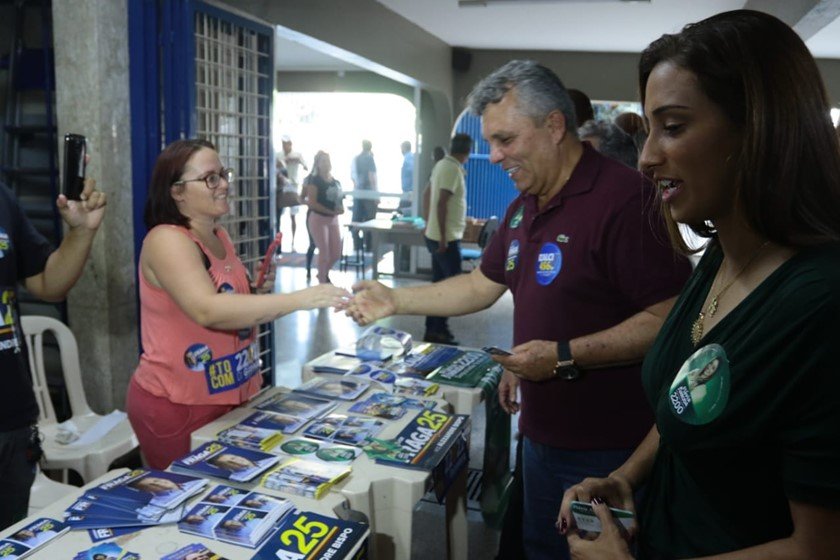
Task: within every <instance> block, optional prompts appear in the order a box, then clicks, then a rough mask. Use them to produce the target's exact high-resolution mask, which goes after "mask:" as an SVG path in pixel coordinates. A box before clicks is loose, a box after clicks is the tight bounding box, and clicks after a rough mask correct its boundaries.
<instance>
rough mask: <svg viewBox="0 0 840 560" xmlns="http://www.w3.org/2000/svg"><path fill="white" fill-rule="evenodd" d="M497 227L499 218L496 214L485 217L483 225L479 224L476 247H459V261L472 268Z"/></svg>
mask: <svg viewBox="0 0 840 560" xmlns="http://www.w3.org/2000/svg"><path fill="white" fill-rule="evenodd" d="M498 228H499V218H497V217H496V216H490V217H489V218H487V221H486V222H484V225H483V226H481V231H479V232H478V249H470V248H466V249H465V248H463V247H461V262H462V264H469V265H470V267H469V269H468V270H472V269H473V268H475V267H476V266H477V265H478V261H480V260H481V254H482V253H483V252H484V248H485V247H486V246H487V244H488V243H489V242H490V238H491V237H493V234H494V233H496V230H497V229H498Z"/></svg>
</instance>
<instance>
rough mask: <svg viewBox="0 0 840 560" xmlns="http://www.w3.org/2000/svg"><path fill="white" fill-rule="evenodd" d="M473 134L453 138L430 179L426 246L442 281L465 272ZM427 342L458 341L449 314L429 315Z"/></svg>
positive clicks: (435, 274) (435, 276)
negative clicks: (466, 174)
mask: <svg viewBox="0 0 840 560" xmlns="http://www.w3.org/2000/svg"><path fill="white" fill-rule="evenodd" d="M471 149H472V138H470V136H469V134H456V135H455V136H453V137H452V143H451V144H450V148H449V154H450V155H448V156H446V157H444V158H443V159H442V160H440V161H439V162H437V163H436V164H435V167H434V169H432V177H431V179H430V180H429V181H430V183H431V187H430V191H431V192H430V204H429V223H428V224H427V225H426V246H427V247H428V248H429V252H430V253H431V254H432V280H433V281H434V282H440V281H441V280H445V279H447V278H449V277H451V276H456V275H458V274H461V238H462V237H463V236H464V227H465V225H466V216H467V189H466V184H465V181H464V167H463V165H464V162H466V161H467V158H468V157H469V156H470V150H471ZM423 340H425V341H427V342H440V343H443V344H458V342H457V341H456V340H455V338H454V337H453V336H452V333H451V332H450V331H449V325H448V324H447V318H446V317H431V316H430V317H426V336H424V337H423Z"/></svg>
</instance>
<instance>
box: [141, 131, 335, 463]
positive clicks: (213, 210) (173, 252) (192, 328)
mask: <svg viewBox="0 0 840 560" xmlns="http://www.w3.org/2000/svg"><path fill="white" fill-rule="evenodd" d="M233 178H234V175H233V171H232V170H231V169H227V168H225V167H224V166H223V165H222V162H221V161H220V159H219V154H218V153H217V152H216V149H215V147H214V146H213V144H211V143H209V142H207V141H205V140H177V141H175V142H173V143H172V144H170V145H169V146H167V147H166V149H165V150H164V151H163V152H162V153H161V154H160V156H158V159H157V163H156V164H155V169H154V171H153V172H152V179H151V184H150V186H149V199H148V200H147V201H146V209H145V222H146V226H147V227H148V228H149V233H148V234H147V235H146V238H145V239H144V240H143V248H142V250H141V252H140V266H139V271H138V276H139V281H138V284H139V287H140V317H141V339H142V343H143V354H142V355H141V356H140V364H139V365H138V366H137V369H136V370H135V372H134V375H133V376H132V378H131V382H130V384H129V387H128V395H127V403H126V407H127V409H128V417H129V420H130V421H131V426H132V427H133V428H134V432H135V433H136V434H137V438H138V439H139V440H140V448H141V451H142V452H143V456H144V458H145V460H146V462H147V463H148V465H149V466H151V467H153V468H158V469H162V468H166V467H167V466H168V465H169V463H170V462H172V460H174V459H177V458H178V457H181V456H183V455H185V454H186V453H187V452H188V451H189V449H190V433H191V432H192V431H194V430H196V429H197V428H199V427H201V426H203V425H204V424H207V423H208V422H210V421H212V420H214V419H216V418H218V417H219V416H222V415H223V414H225V413H226V412H228V411H229V410H231V409H232V408H234V407H235V406H237V405H239V404H240V403H242V402H244V401H246V400H247V399H249V398H250V397H251V396H253V395H254V394H255V393H256V392H257V391H258V390H259V388H260V386H261V384H262V378H261V376H260V375H257V374H258V373H259V370H260V360H259V351H258V347H257V343H256V335H255V329H254V326H255V325H258V324H260V323H265V322H268V321H272V320H274V319H276V318H278V317H281V316H283V315H285V314H287V313H291V312H292V311H297V310H302V309H314V308H320V307H329V306H332V305H335V304H336V303H337V302H339V301H340V300H341V299H342V298H344V297H346V296H348V295H349V294H348V293H347V292H346V291H345V290H341V289H338V288H335V287H332V286H316V287H312V288H308V289H305V290H300V291H297V292H291V293H286V294H262V295H252V294H251V286H250V282H249V279H248V273H247V271H246V270H245V266H244V265H243V264H242V262H241V261H240V260H239V258H238V257H237V255H236V249H235V248H234V246H233V243H232V241H231V239H230V236H229V235H228V233H227V231H225V229H224V228H223V227H221V226H220V225H219V224H218V223H217V222H218V220H219V219H220V218H221V217H223V216H225V215H226V214H227V213H228V212H230V203H229V201H228V195H229V194H230V189H231V182H232V181H233Z"/></svg>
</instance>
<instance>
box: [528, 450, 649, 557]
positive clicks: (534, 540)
mask: <svg viewBox="0 0 840 560" xmlns="http://www.w3.org/2000/svg"><path fill="white" fill-rule="evenodd" d="M522 443H523V447H522V475H523V482H524V484H525V504H524V505H525V507H524V518H523V523H522V536H523V540H524V544H525V557H526V558H527V559H528V560H543V559H545V560H548V559H551V560H558V559H563V560H568V558H569V547H568V545H567V544H566V539H565V538H564V537H561V536H560V534H559V533H558V532H557V528H556V527H555V523H556V522H557V514H558V513H559V512H560V503H561V502H562V501H563V493H564V492H565V491H566V489H568V488H569V487H570V486H573V485H574V484H577V483H578V482H580V481H581V480H583V479H584V478H586V477H588V476H593V477H606V476H607V475H608V474H609V473H611V472H612V471H614V470H615V469H616V468H618V467H619V466H621V465H622V464H623V463H624V461H626V460H627V458H628V457H629V456H630V454H631V453H632V452H633V450H632V449H609V450H592V451H589V450H587V451H576V450H569V449H558V448H556V447H549V446H547V445H542V444H540V443H536V442H534V441H532V440H530V439H528V438H527V437H526V438H524V439H523V442H522Z"/></svg>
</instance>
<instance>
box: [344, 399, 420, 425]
mask: <svg viewBox="0 0 840 560" xmlns="http://www.w3.org/2000/svg"><path fill="white" fill-rule="evenodd" d="M434 408H435V402H434V401H430V400H422V399H413V398H410V397H403V396H401V395H389V394H388V393H373V394H372V395H370V396H369V397H368V398H366V399H365V400H363V401H359V402H357V403H355V404H354V405H353V406H351V407H350V412H356V413H358V414H366V415H368V416H376V417H378V418H385V419H386V420H398V419H400V418H402V417H403V416H405V413H406V412H408V411H409V409H411V410H431V409H434Z"/></svg>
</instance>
